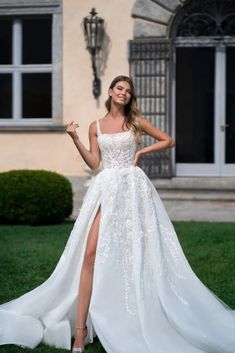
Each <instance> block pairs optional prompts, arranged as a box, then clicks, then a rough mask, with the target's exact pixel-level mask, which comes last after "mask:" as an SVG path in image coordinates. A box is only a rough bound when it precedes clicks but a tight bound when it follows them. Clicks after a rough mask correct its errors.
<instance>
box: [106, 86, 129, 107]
mask: <svg viewBox="0 0 235 353" xmlns="http://www.w3.org/2000/svg"><path fill="white" fill-rule="evenodd" d="M109 96H111V97H112V101H113V102H114V103H116V104H120V105H126V104H128V103H129V101H130V99H131V86H130V84H129V82H127V81H119V82H117V83H116V84H115V86H114V87H113V88H110V89H109Z"/></svg>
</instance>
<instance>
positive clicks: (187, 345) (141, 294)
mask: <svg viewBox="0 0 235 353" xmlns="http://www.w3.org/2000/svg"><path fill="white" fill-rule="evenodd" d="M108 93H109V99H108V101H107V102H106V107H107V110H108V113H107V115H106V116H105V117H104V118H102V119H100V120H97V121H95V122H93V123H92V124H91V125H90V128H89V138H90V150H87V149H86V148H85V147H84V145H83V144H82V143H81V141H80V140H79V137H78V135H77V133H76V131H75V130H76V128H77V127H78V124H76V123H73V122H72V123H71V124H69V125H68V127H67V132H68V134H69V135H70V136H71V137H72V138H73V141H74V143H75V145H76V147H77V149H78V151H79V153H80V154H81V156H82V157H83V159H84V160H85V162H86V163H87V164H88V165H89V166H90V167H91V168H92V169H94V170H95V169H97V168H98V166H99V164H100V160H102V162H103V170H102V171H101V172H100V173H98V175H97V176H96V177H95V178H94V179H93V180H92V183H91V185H90V187H89V189H88V191H87V193H86V196H85V198H84V201H83V206H82V208H81V210H80V213H79V216H78V218H77V220H76V222H75V225H74V228H73V230H72V233H71V235H70V237H69V239H68V242H67V244H66V247H65V249H64V252H63V254H62V256H61V258H60V260H59V262H58V264H57V266H56V268H55V270H54V272H53V273H52V275H51V276H50V277H49V279H48V280H46V281H45V282H44V283H43V284H42V285H41V286H39V287H37V288H35V289H34V290H32V291H31V292H28V293H26V294H25V295H23V296H21V297H20V298H18V299H15V300H13V301H11V302H8V303H5V304H3V305H1V306H0V332H1V336H0V343H1V344H4V343H15V344H18V345H21V346H27V347H31V348H34V347H36V345H37V344H38V343H39V342H41V341H42V342H45V343H47V344H49V345H53V346H57V347H64V348H67V349H70V347H71V336H75V342H74V345H73V352H83V351H84V344H85V343H87V342H92V341H93V337H94V336H95V335H96V334H97V335H98V337H99V339H100V341H101V343H102V345H103V347H104V349H105V350H106V352H107V353H203V352H204V353H205V352H209V353H234V352H235V335H234V334H235V315H234V311H232V310H231V309H230V308H229V307H227V306H226V305H225V304H224V303H223V302H222V301H221V300H219V298H217V297H216V296H215V295H214V294H213V293H212V292H211V291H210V290H209V289H208V288H206V287H205V286H204V285H203V283H201V282H200V280H199V279H198V278H197V277H196V275H195V274H194V272H193V271H192V269H191V267H190V266H189V264H188V262H187V259H186V258H185V256H184V253H183V251H182V248H181V246H180V244H179V241H178V239H177V236H176V234H175V231H174V228H173V225H172V223H171V221H170V219H169V217H168V215H167V213H166V211H165V208H164V206H163V204H162V202H161V200H160V198H159V196H158V193H157V191H156V190H155V188H154V187H153V185H152V183H151V182H150V180H149V179H148V178H147V176H146V175H145V173H144V172H143V171H142V170H141V169H140V168H139V167H138V166H137V164H138V161H139V159H140V158H141V156H142V155H143V154H144V153H149V152H152V151H158V150H160V149H164V148H169V147H173V146H174V145H175V143H174V141H173V140H172V139H171V137H170V136H168V135H167V134H165V133H163V132H162V131H160V130H159V129H157V128H156V127H154V126H153V125H152V124H151V123H150V122H148V121H147V120H146V119H144V118H143V117H142V116H141V114H140V112H139V111H138V110H137V108H136V99H135V93H134V87H133V84H132V81H131V80H130V79H129V78H128V77H126V76H119V77H117V78H115V79H114V80H113V82H112V83H111V85H110V88H109V92H108ZM141 132H145V133H147V134H149V135H151V136H152V137H154V138H155V139H156V140H157V141H158V142H156V143H154V144H153V145H151V146H148V147H144V148H141V147H140V144H139V141H140V135H141ZM78 286H79V287H78Z"/></svg>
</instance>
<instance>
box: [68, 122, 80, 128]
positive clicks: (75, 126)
mask: <svg viewBox="0 0 235 353" xmlns="http://www.w3.org/2000/svg"><path fill="white" fill-rule="evenodd" d="M70 127H73V128H75V129H76V128H78V127H79V124H78V123H75V122H74V120H73V121H71V122H70V123H69V124H67V129H68V128H70Z"/></svg>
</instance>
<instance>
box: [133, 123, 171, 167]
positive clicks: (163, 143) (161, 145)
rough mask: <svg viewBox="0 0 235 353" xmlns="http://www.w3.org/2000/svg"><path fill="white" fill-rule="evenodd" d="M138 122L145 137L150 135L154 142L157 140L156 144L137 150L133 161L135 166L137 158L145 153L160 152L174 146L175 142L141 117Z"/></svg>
mask: <svg viewBox="0 0 235 353" xmlns="http://www.w3.org/2000/svg"><path fill="white" fill-rule="evenodd" d="M139 121H140V126H141V130H142V131H144V132H145V133H146V134H147V135H150V136H152V137H153V138H155V139H156V140H158V142H156V143H153V144H152V145H150V146H146V147H143V148H141V149H140V150H138V151H137V152H136V156H135V160H134V164H135V165H136V164H137V162H138V160H139V158H140V157H141V156H142V155H143V154H145V153H150V152H156V151H160V150H163V149H166V148H171V147H174V146H175V141H174V140H173V139H172V138H171V137H170V136H169V135H167V134H166V133H165V132H163V131H161V130H160V129H158V128H157V127H156V126H154V125H153V124H152V123H151V122H150V121H149V120H147V119H145V118H143V117H141V118H140V120H139Z"/></svg>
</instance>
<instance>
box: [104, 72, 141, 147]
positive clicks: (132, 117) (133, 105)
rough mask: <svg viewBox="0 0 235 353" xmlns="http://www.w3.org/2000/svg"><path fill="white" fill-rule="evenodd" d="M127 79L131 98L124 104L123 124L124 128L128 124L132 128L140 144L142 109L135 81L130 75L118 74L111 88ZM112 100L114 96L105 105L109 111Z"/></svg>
mask: <svg viewBox="0 0 235 353" xmlns="http://www.w3.org/2000/svg"><path fill="white" fill-rule="evenodd" d="M120 81H126V82H128V83H129V85H130V88H131V98H130V101H129V102H128V104H127V105H125V106H124V122H123V124H122V128H123V126H124V125H126V126H127V127H128V128H129V129H130V128H132V129H133V132H134V136H135V140H136V142H137V143H138V144H140V143H141V127H140V122H139V118H140V117H141V116H142V114H141V112H140V110H139V109H138V108H137V98H136V94H135V87H134V84H133V81H132V79H131V78H130V77H128V76H123V75H120V76H117V77H115V78H114V79H113V81H112V82H111V84H110V86H109V88H111V89H112V88H113V87H114V86H115V85H116V84H117V83H118V82H120ZM111 101H112V98H111V97H110V96H109V98H108V99H107V100H106V102H105V107H106V108H107V110H108V112H110V110H111Z"/></svg>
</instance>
